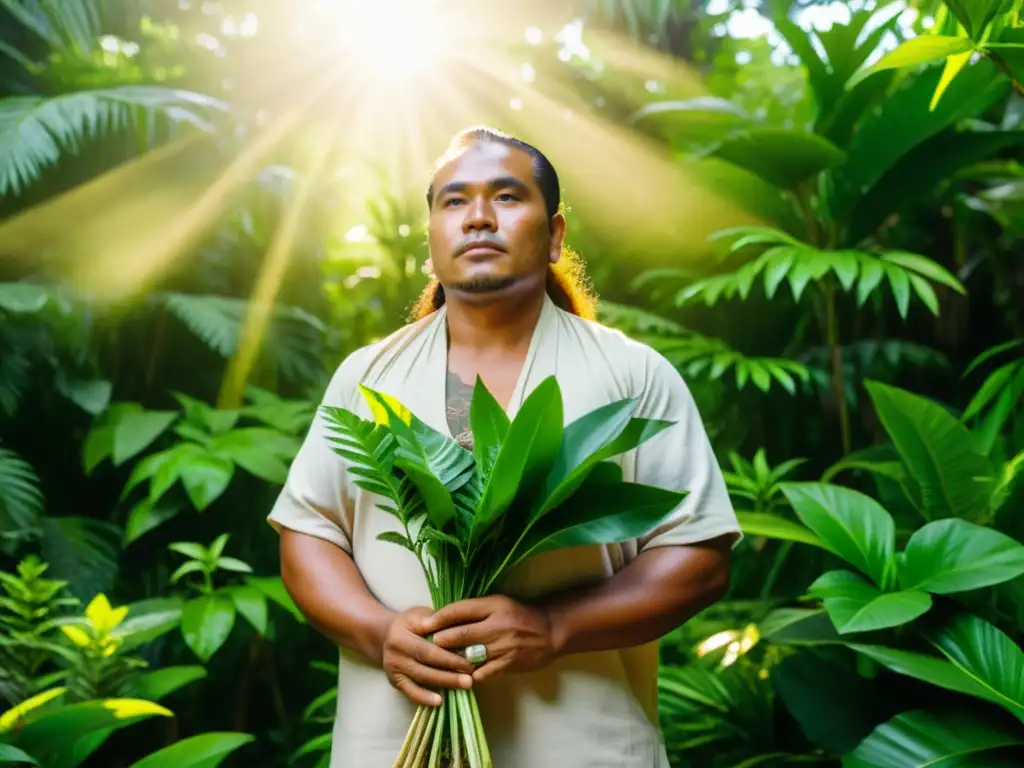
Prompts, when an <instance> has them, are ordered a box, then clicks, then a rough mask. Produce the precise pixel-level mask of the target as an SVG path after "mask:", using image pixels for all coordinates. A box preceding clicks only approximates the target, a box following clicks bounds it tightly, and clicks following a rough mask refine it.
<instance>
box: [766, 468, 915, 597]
mask: <svg viewBox="0 0 1024 768" xmlns="http://www.w3.org/2000/svg"><path fill="white" fill-rule="evenodd" d="M780 488H781V489H782V492H783V493H784V494H785V496H786V498H787V499H788V500H789V503H790V504H791V505H792V506H793V509H794V510H795V511H796V514H797V517H799V518H800V520H801V521H802V522H803V523H804V525H806V526H807V527H808V528H810V529H811V530H812V531H814V532H815V533H816V534H817V535H818V537H819V538H820V539H821V541H822V543H823V544H824V545H825V547H826V548H827V549H829V550H831V551H832V552H834V553H835V554H837V555H838V556H839V557H841V558H843V559H844V560H846V561H847V562H849V563H850V564H851V565H853V566H854V567H855V568H857V569H858V570H860V571H861V572H862V573H865V574H867V575H868V576H870V577H871V578H872V579H873V580H874V582H875V584H877V585H878V586H879V587H881V588H882V589H886V588H888V586H889V585H890V584H891V583H892V581H893V577H894V576H895V573H894V571H895V567H896V566H895V557H894V553H895V547H896V527H895V525H894V524H893V520H892V516H891V515H890V514H889V513H888V512H886V511H885V510H884V509H883V508H882V507H881V505H879V504H878V502H877V501H875V500H874V499H872V498H871V497H870V496H866V495H864V494H863V493H860V492H858V491H854V490H851V489H849V488H843V487H840V486H837V485H827V484H824V483H783V484H781V485H780Z"/></svg>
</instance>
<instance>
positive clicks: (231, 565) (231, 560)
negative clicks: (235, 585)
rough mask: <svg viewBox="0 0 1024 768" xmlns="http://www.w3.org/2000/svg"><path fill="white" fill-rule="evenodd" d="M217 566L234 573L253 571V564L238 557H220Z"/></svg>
mask: <svg viewBox="0 0 1024 768" xmlns="http://www.w3.org/2000/svg"><path fill="white" fill-rule="evenodd" d="M217 567H218V568H220V569H221V570H224V571H232V572H234V573H252V566H251V565H249V564H248V563H246V562H244V561H242V560H239V559H238V558H237V557H218V558H217Z"/></svg>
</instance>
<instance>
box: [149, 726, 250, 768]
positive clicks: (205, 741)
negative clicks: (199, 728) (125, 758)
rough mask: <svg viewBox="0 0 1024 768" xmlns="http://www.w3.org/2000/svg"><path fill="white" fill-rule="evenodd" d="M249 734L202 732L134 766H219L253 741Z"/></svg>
mask: <svg viewBox="0 0 1024 768" xmlns="http://www.w3.org/2000/svg"><path fill="white" fill-rule="evenodd" d="M253 740H254V737H253V736H250V735H249V734H247V733H232V732H229V731H224V732H212V733H202V734H200V735H198V736H192V737H190V738H187V739H182V740H181V741H178V742H175V743H174V744H171V745H170V746H169V747H164V748H163V749H161V750H160V751H159V752H154V753H153V754H152V755H149V756H148V757H144V758H142V759H141V760H139V761H138V762H136V763H132V765H131V768H216V767H217V766H218V765H220V764H221V762H223V760H224V758H225V757H227V756H228V755H230V754H231V753H232V752H234V751H235V750H237V749H239V748H241V747H243V746H245V745H246V744H248V743H249V742H251V741H253Z"/></svg>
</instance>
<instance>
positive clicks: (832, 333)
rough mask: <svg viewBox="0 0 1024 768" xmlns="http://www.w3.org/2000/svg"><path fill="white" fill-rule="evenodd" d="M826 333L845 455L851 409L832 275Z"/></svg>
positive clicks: (826, 289) (827, 296)
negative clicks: (848, 402)
mask: <svg viewBox="0 0 1024 768" xmlns="http://www.w3.org/2000/svg"><path fill="white" fill-rule="evenodd" d="M824 296H825V326H826V327H825V333H826V336H827V338H828V350H829V358H830V360H831V362H832V388H833V389H834V390H835V394H836V400H837V403H836V405H837V406H838V407H839V432H840V435H841V437H842V441H843V455H844V456H845V455H846V454H848V453H849V452H850V450H851V448H852V439H851V437H850V409H849V406H848V404H847V402H846V376H845V375H844V373H843V348H842V347H841V346H840V345H839V321H838V319H837V318H836V288H835V282H834V278H832V277H831V276H830V277H829V279H828V280H826V282H825V287H824Z"/></svg>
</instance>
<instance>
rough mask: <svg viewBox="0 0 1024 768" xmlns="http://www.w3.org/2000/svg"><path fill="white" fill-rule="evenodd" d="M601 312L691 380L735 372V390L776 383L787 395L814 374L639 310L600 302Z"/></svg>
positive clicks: (763, 388) (764, 389) (765, 389)
mask: <svg viewBox="0 0 1024 768" xmlns="http://www.w3.org/2000/svg"><path fill="white" fill-rule="evenodd" d="M600 307H601V309H600V311H601V312H603V313H604V318H605V319H607V320H608V321H609V324H610V325H613V326H614V327H616V328H618V329H619V330H621V331H623V332H625V333H630V334H632V335H635V337H636V338H637V339H638V340H640V341H643V342H644V343H646V344H648V345H649V346H650V347H651V348H653V349H654V350H656V351H657V352H659V353H661V354H662V355H663V356H664V357H665V358H666V359H667V360H668V361H669V362H670V363H672V365H674V366H675V367H676V368H677V369H679V371H680V372H681V373H682V374H684V375H685V376H688V377H701V376H705V377H707V378H709V379H712V380H716V379H720V378H721V377H722V376H724V375H725V374H726V373H727V372H729V371H733V374H734V376H735V382H736V387H737V388H738V389H743V388H744V387H745V386H746V385H747V383H748V382H753V384H754V386H756V387H757V388H758V389H760V390H761V391H762V392H768V391H769V390H770V389H771V387H772V384H773V382H774V383H776V384H779V385H781V386H782V387H783V388H784V389H785V390H786V391H787V392H789V393H790V394H794V393H795V392H796V379H800V380H801V381H803V382H805V383H806V382H809V381H810V378H811V374H810V371H809V369H808V368H807V366H806V365H804V364H803V363H800V362H797V361H796V360H788V359H786V358H778V357H749V356H747V355H744V354H743V353H742V352H739V351H737V350H735V349H733V348H732V347H730V346H729V345H728V344H726V343H725V342H724V341H721V340H719V339H713V338H710V337H707V336H702V335H700V334H699V333H695V332H693V331H690V330H688V329H687V328H685V327H684V326H682V325H680V324H679V323H676V322H674V321H672V320H668V319H666V318H663V317H660V316H658V315H656V314H654V313H651V312H647V311H645V310H642V309H637V308H636V307H629V306H626V305H623V304H611V303H608V302H601V304H600Z"/></svg>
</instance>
